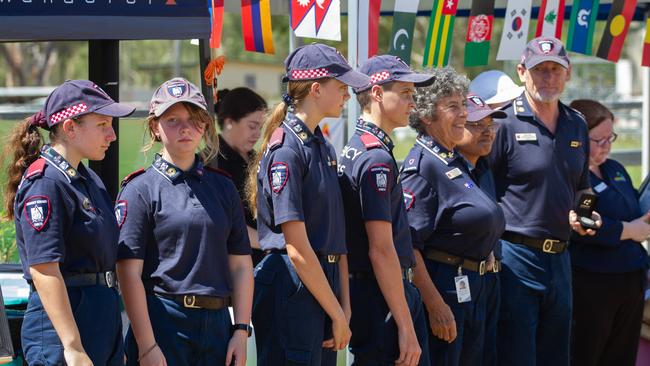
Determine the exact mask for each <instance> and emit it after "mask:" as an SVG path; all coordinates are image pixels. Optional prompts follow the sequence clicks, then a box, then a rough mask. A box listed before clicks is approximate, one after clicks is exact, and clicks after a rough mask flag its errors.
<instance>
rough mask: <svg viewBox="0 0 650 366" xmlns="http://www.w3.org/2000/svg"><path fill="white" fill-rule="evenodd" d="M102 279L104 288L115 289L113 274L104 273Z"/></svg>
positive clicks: (115, 281) (109, 272) (110, 272)
mask: <svg viewBox="0 0 650 366" xmlns="http://www.w3.org/2000/svg"><path fill="white" fill-rule="evenodd" d="M104 279H105V280H106V286H108V287H109V288H114V287H115V284H116V283H117V280H116V279H115V272H112V271H108V272H104Z"/></svg>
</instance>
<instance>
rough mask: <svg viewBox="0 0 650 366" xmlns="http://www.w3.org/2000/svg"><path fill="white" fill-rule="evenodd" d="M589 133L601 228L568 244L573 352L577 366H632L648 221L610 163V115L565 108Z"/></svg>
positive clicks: (588, 104)
mask: <svg viewBox="0 0 650 366" xmlns="http://www.w3.org/2000/svg"><path fill="white" fill-rule="evenodd" d="M570 106H571V107H573V108H575V109H576V110H578V111H579V112H581V113H583V114H584V116H585V120H586V121H587V126H588V127H589V180H590V182H591V187H592V189H593V191H594V193H595V194H596V195H597V196H598V202H597V203H596V211H598V213H600V215H601V217H602V222H603V225H602V227H601V228H600V229H599V230H598V231H596V235H594V236H578V235H574V236H573V237H572V238H571V245H570V246H569V251H570V252H571V266H572V272H573V276H572V278H573V330H572V338H573V343H572V345H573V347H572V348H571V351H572V361H571V362H572V364H573V365H576V366H578V365H579V366H592V365H593V366H596V365H619V366H634V365H635V364H636V353H637V350H638V343H639V333H640V331H641V320H642V317H643V304H644V298H643V295H644V290H645V285H646V271H647V269H648V252H647V251H646V250H645V248H644V247H643V245H642V244H641V242H643V241H644V240H646V239H647V238H648V237H649V236H650V222H649V221H650V213H649V212H642V211H641V208H640V207H639V194H638V192H637V190H636V189H635V188H634V186H633V185H632V180H631V179H630V175H629V174H628V173H627V171H626V170H625V168H624V167H623V165H621V164H620V163H619V162H617V161H615V160H612V159H609V152H610V150H611V148H612V143H613V142H614V141H615V140H616V134H615V133H614V115H613V114H612V112H611V111H610V110H609V109H607V107H605V106H604V105H602V104H600V103H599V102H597V101H595V100H587V99H581V100H574V101H573V102H571V104H570Z"/></svg>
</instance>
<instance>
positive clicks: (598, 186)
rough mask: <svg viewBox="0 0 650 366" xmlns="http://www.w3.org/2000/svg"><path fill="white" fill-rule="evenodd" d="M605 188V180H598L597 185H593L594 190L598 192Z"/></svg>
mask: <svg viewBox="0 0 650 366" xmlns="http://www.w3.org/2000/svg"><path fill="white" fill-rule="evenodd" d="M606 189H607V184H605V182H600V183H599V184H598V185H596V186H595V187H594V192H596V193H600V192H602V191H604V190H606Z"/></svg>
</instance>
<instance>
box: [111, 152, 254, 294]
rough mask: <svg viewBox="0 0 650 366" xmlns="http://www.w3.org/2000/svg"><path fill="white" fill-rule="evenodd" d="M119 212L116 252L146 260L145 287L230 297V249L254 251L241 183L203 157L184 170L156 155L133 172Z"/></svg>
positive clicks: (117, 208)
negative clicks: (142, 168)
mask: <svg viewBox="0 0 650 366" xmlns="http://www.w3.org/2000/svg"><path fill="white" fill-rule="evenodd" d="M129 179H130V180H129ZM115 215H116V217H117V219H118V220H117V221H118V224H119V225H120V227H121V230H120V240H119V252H118V258H119V259H142V260H144V265H143V270H142V281H143V283H144V287H145V290H147V291H154V292H158V293H164V294H175V295H183V294H194V295H208V296H229V295H230V293H231V292H232V284H231V280H230V269H229V266H228V255H249V254H250V252H251V248H250V243H249V241H248V234H247V232H246V223H245V221H244V212H243V208H242V205H241V201H240V200H239V194H238V193H237V189H236V188H235V185H234V184H233V183H232V181H231V180H230V178H228V177H227V176H225V175H224V174H222V173H218V172H216V171H213V170H210V169H206V168H204V167H203V163H202V162H201V160H200V158H199V157H198V156H197V157H196V161H195V163H194V165H193V166H192V167H191V168H190V169H189V170H188V171H186V172H185V171H183V170H181V169H179V168H178V167H176V166H174V165H173V164H172V163H170V162H168V161H165V160H164V159H163V158H162V157H161V156H160V155H156V157H155V158H154V162H153V164H152V165H151V166H150V167H149V168H147V170H146V171H144V172H141V173H140V174H139V175H137V176H135V177H127V179H126V183H123V187H122V191H121V192H120V195H119V197H118V201H117V203H116V205H115Z"/></svg>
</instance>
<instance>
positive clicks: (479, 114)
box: [467, 94, 508, 122]
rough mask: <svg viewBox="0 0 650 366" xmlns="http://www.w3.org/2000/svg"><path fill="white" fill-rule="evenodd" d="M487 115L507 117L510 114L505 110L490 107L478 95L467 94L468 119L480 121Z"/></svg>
mask: <svg viewBox="0 0 650 366" xmlns="http://www.w3.org/2000/svg"><path fill="white" fill-rule="evenodd" d="M487 116H490V117H493V118H506V117H507V116H508V115H507V114H506V112H504V111H501V110H498V109H492V108H490V107H489V106H488V105H487V103H485V101H483V99H481V97H479V96H478V95H475V94H469V95H467V121H468V122H478V121H480V120H482V119H483V118H485V117H487Z"/></svg>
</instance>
